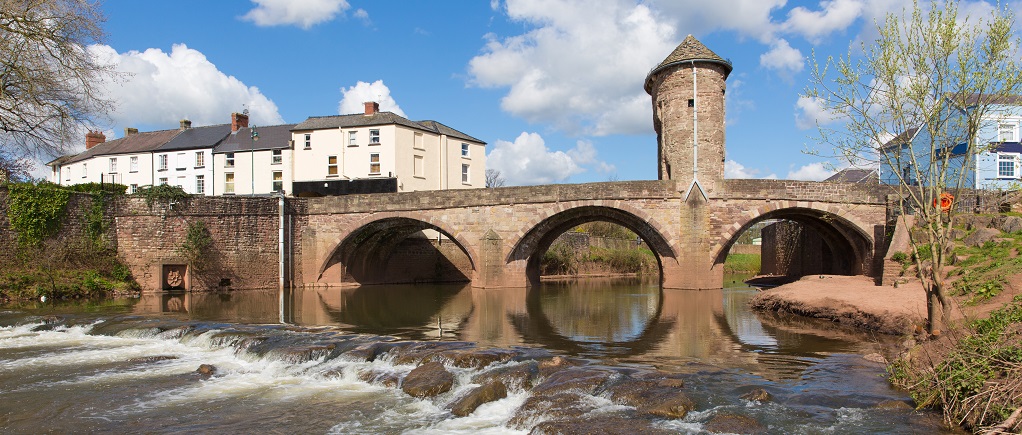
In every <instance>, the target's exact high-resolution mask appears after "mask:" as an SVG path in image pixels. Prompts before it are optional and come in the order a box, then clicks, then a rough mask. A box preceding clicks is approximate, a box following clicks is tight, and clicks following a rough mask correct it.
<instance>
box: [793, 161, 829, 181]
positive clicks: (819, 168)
mask: <svg viewBox="0 0 1022 435" xmlns="http://www.w3.org/2000/svg"><path fill="white" fill-rule="evenodd" d="M831 175H834V171H833V170H831V169H827V165H825V164H823V163H810V164H808V165H805V166H802V167H800V168H798V169H793V170H791V171H789V172H788V178H787V179H789V180H805V181H823V180H825V179H827V177H830V176H831Z"/></svg>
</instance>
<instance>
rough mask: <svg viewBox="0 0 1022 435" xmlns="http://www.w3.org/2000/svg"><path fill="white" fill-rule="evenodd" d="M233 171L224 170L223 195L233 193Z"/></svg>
mask: <svg viewBox="0 0 1022 435" xmlns="http://www.w3.org/2000/svg"><path fill="white" fill-rule="evenodd" d="M234 182H235V181H234V173H233V172H224V195H234Z"/></svg>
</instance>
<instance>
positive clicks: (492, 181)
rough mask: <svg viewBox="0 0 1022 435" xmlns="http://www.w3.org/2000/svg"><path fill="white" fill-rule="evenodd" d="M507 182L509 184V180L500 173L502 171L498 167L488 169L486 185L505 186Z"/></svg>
mask: <svg viewBox="0 0 1022 435" xmlns="http://www.w3.org/2000/svg"><path fill="white" fill-rule="evenodd" d="M505 184H507V181H506V180H504V177H503V176H502V175H500V171H498V170H496V169H487V170H486V187H489V188H494V187H504V185H505Z"/></svg>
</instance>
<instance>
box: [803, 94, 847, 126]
mask: <svg viewBox="0 0 1022 435" xmlns="http://www.w3.org/2000/svg"><path fill="white" fill-rule="evenodd" d="M837 119H838V116H837V114H835V113H833V112H831V111H829V110H827V107H826V106H825V105H824V101H823V100H822V99H820V98H816V97H807V96H799V97H798V101H796V102H795V126H796V127H798V128H799V129H800V130H808V129H810V128H816V126H817V125H827V124H831V123H833V122H835V121H837Z"/></svg>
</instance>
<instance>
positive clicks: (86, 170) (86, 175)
mask: <svg viewBox="0 0 1022 435" xmlns="http://www.w3.org/2000/svg"><path fill="white" fill-rule="evenodd" d="M82 178H89V164H88V163H82Z"/></svg>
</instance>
